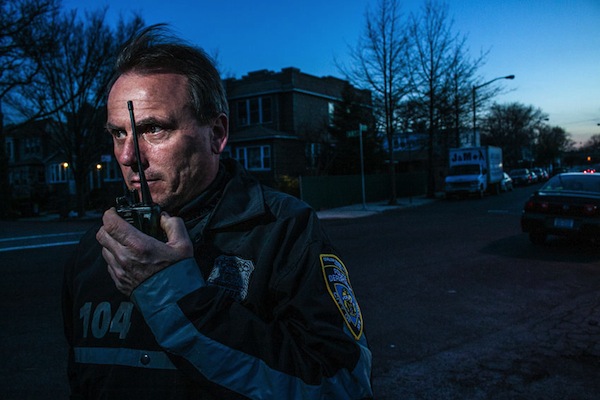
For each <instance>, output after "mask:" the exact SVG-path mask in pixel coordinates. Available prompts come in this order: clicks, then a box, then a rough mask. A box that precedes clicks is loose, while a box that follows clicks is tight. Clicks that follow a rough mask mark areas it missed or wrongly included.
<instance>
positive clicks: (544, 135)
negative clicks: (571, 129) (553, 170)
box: [536, 125, 574, 166]
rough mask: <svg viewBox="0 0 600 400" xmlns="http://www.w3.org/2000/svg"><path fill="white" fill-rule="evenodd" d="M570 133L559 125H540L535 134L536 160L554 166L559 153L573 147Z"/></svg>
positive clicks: (541, 163)
mask: <svg viewBox="0 0 600 400" xmlns="http://www.w3.org/2000/svg"><path fill="white" fill-rule="evenodd" d="M573 144H574V142H573V141H572V140H571V135H570V134H569V133H567V132H566V131H565V130H564V129H563V128H561V127H560V126H547V125H542V126H541V127H540V129H539V133H538V135H537V143H536V161H537V162H538V163H540V165H544V166H548V165H552V166H554V165H555V164H556V161H557V160H558V159H559V158H560V156H561V154H562V153H563V152H565V151H569V150H571V149H572V148H573Z"/></svg>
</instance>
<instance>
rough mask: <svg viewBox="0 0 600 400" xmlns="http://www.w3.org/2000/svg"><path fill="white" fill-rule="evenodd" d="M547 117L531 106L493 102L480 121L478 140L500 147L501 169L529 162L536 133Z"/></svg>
mask: <svg viewBox="0 0 600 400" xmlns="http://www.w3.org/2000/svg"><path fill="white" fill-rule="evenodd" d="M547 118H548V115H547V114H546V113H544V112H543V111H542V110H541V109H540V108H535V107H533V106H531V105H529V106H526V105H524V104H521V103H517V102H515V103H508V104H497V103H495V104H493V105H492V107H491V108H490V111H489V113H488V115H487V116H486V117H485V118H484V119H483V124H482V131H483V137H482V141H483V143H485V144H489V145H494V146H498V147H501V148H502V150H503V156H504V165H505V166H508V167H511V168H512V167H516V166H518V165H520V164H522V163H523V162H526V163H531V162H533V152H534V149H535V147H536V140H537V136H538V133H539V132H540V129H541V128H542V127H543V121H545V120H547Z"/></svg>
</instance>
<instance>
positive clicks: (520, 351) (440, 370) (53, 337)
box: [0, 186, 600, 400]
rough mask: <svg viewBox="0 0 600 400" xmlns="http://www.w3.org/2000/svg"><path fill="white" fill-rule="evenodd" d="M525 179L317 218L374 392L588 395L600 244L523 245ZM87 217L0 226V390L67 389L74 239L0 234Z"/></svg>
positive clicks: (595, 351) (594, 387)
mask: <svg viewBox="0 0 600 400" xmlns="http://www.w3.org/2000/svg"><path fill="white" fill-rule="evenodd" d="M536 187H537V186H530V187H522V188H517V189H515V190H514V191H513V192H508V193H502V194H500V195H498V196H487V197H485V198H484V199H464V200H452V201H445V200H438V201H435V202H433V203H430V204H427V205H422V206H419V207H409V208H403V209H397V210H391V211H388V212H384V213H379V214H376V215H373V216H369V217H364V218H358V219H340V220H325V221H324V225H325V227H326V229H327V231H328V232H329V233H330V235H331V237H332V239H333V241H334V243H335V244H336V245H337V247H338V250H339V253H340V255H341V258H342V260H343V261H344V262H345V264H346V266H347V267H348V269H349V270H350V274H351V275H350V277H351V280H352V284H353V286H354V289H355V291H356V294H357V296H358V299H359V302H360V305H361V308H362V311H363V313H364V317H365V330H366V333H367V337H368V339H369V343H370V345H371V348H372V351H373V357H374V366H373V383H374V390H375V398H376V399H379V400H385V399H388V400H392V399H532V398H534V399H535V398H539V399H557V400H558V399H561V400H563V399H583V400H586V399H595V398H597V397H598V394H599V393H600V381H599V380H598V376H600V293H599V292H598V290H597V288H598V287H599V284H600V263H599V261H600V251H599V250H598V249H597V248H596V247H594V246H593V245H591V244H589V243H572V242H570V241H568V240H564V239H554V238H552V239H551V240H549V243H548V244H547V245H546V246H534V245H532V244H531V243H530V242H529V240H528V238H527V235H525V234H522V233H520V227H519V215H520V212H521V207H522V205H523V203H524V202H525V200H526V199H527V197H528V195H529V194H530V193H531V192H532V191H533V190H534V189H535V188H536ZM91 223H92V221H80V222H75V223H67V222H45V223H43V222H31V223H25V222H18V223H6V222H2V223H0V224H1V225H0V227H1V229H0V265H1V266H2V271H3V277H4V279H3V280H2V282H1V283H0V288H1V290H2V294H3V297H4V299H3V301H2V306H1V311H2V316H3V319H2V330H1V331H0V334H1V335H2V336H1V338H0V346H1V349H2V355H3V357H2V361H1V363H0V373H1V376H0V387H1V388H2V389H0V390H1V392H0V397H1V398H3V399H35V400H37V399H40V400H41V399H62V398H67V393H68V390H67V380H66V375H65V360H66V345H65V342H64V339H63V336H62V325H61V317H60V284H61V273H62V265H63V263H64V262H65V260H66V258H67V257H68V255H69V253H70V251H71V250H72V249H73V245H71V244H63V245H57V246H51V247H43V248H36V247H35V243H34V244H31V243H29V244H28V243H25V242H21V241H15V240H10V241H8V240H7V239H8V238H10V237H15V236H19V237H26V236H38V235H43V234H53V236H54V238H53V240H54V241H56V242H58V241H63V240H64V241H65V242H67V241H71V240H72V238H71V236H68V235H62V234H65V233H69V232H81V231H84V230H85V229H86V228H87V227H88V226H89V225H90V224H91ZM59 234H61V236H59ZM47 239H48V238H46V239H44V238H42V240H47ZM2 240H4V241H2ZM17 242H18V245H19V246H23V247H24V248H23V250H12V251H2V248H3V247H4V248H6V247H9V246H12V247H17ZM30 245H31V246H30ZM28 246H30V247H28Z"/></svg>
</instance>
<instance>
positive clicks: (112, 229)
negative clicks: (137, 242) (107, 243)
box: [102, 207, 140, 244]
mask: <svg viewBox="0 0 600 400" xmlns="http://www.w3.org/2000/svg"><path fill="white" fill-rule="evenodd" d="M102 224H103V228H104V230H105V231H106V233H107V234H108V235H110V236H111V237H112V238H114V239H115V240H116V241H118V242H119V243H122V244H126V243H127V239H128V238H131V237H132V236H137V235H139V234H140V231H138V230H137V229H135V227H133V226H132V225H131V224H130V223H128V222H127V221H125V220H124V219H123V218H121V217H120V216H119V214H117V211H116V210H115V209H114V207H113V208H110V209H108V210H106V211H105V212H104V215H103V216H102Z"/></svg>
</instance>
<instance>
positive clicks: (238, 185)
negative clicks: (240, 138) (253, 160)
mask: <svg viewBox="0 0 600 400" xmlns="http://www.w3.org/2000/svg"><path fill="white" fill-rule="evenodd" d="M222 164H223V166H224V167H225V169H226V170H227V172H228V173H229V175H230V176H231V179H230V180H229V182H228V183H227V184H226V185H225V188H224V189H223V196H222V197H221V200H220V201H219V203H218V204H217V206H216V208H215V210H214V212H213V213H212V216H211V217H210V221H209V222H208V225H207V228H208V229H209V230H210V229H222V228H226V227H230V226H233V225H237V224H240V223H243V222H247V221H250V220H252V219H256V218H258V217H260V216H262V215H264V214H265V213H266V208H265V199H264V193H263V189H262V186H261V184H260V183H259V182H258V180H257V179H256V178H254V177H253V176H252V175H250V174H249V173H248V172H247V171H246V170H245V169H244V168H243V167H242V166H241V164H240V163H238V162H237V161H235V160H233V159H227V160H224V161H222Z"/></svg>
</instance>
